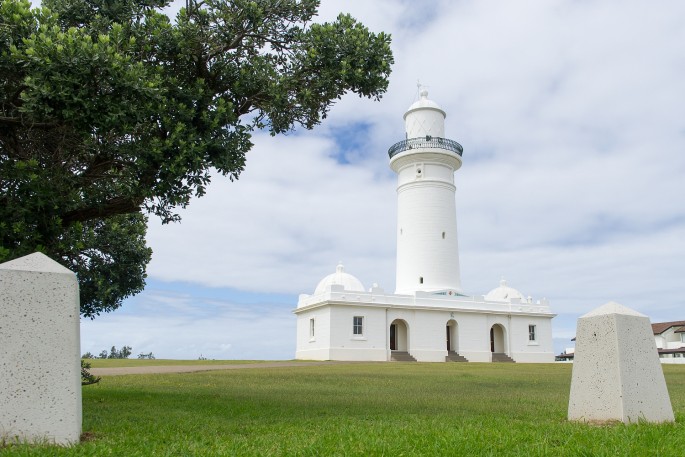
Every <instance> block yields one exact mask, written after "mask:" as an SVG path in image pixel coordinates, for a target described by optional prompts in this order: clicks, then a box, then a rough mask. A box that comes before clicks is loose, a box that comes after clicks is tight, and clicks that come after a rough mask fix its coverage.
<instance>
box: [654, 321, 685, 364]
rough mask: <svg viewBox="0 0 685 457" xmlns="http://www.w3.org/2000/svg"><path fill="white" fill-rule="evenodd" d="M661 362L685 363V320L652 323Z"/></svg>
mask: <svg viewBox="0 0 685 457" xmlns="http://www.w3.org/2000/svg"><path fill="white" fill-rule="evenodd" d="M652 331H653V332H654V343H656V348H657V351H658V352H659V359H660V360H661V363H678V364H685V321H673V322H658V323H656V324H652Z"/></svg>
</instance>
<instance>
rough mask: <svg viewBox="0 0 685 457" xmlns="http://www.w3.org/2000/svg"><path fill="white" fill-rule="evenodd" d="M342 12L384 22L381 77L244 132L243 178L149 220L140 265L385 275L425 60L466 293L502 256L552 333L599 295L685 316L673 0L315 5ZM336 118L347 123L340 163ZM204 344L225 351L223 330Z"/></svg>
mask: <svg viewBox="0 0 685 457" xmlns="http://www.w3.org/2000/svg"><path fill="white" fill-rule="evenodd" d="M337 11H347V12H350V13H351V14H352V15H353V16H355V17H357V18H358V19H359V20H360V21H362V22H364V23H365V24H367V25H369V26H370V27H371V28H372V29H373V30H376V31H379V30H385V31H388V32H390V33H391V34H392V35H393V49H394V52H395V60H396V64H395V66H394V70H393V74H392V77H391V83H390V88H389V92H388V94H387V96H386V97H384V99H383V100H382V101H381V102H380V103H373V102H371V101H368V100H361V99H359V98H358V97H356V96H347V97H344V98H343V100H341V101H340V102H339V103H338V104H337V105H336V106H335V107H334V109H333V110H332V112H331V114H330V117H329V118H328V119H327V120H326V121H325V122H324V124H323V125H322V126H320V128H318V129H316V130H314V131H313V132H301V133H298V134H295V135H290V136H286V137H276V138H270V137H265V136H261V135H259V136H257V137H256V138H255V148H254V150H253V151H252V152H251V153H250V155H249V158H248V163H247V168H246V171H245V173H244V174H243V176H242V177H241V179H240V181H238V182H237V183H230V182H228V180H226V179H221V178H218V177H217V178H215V179H214V182H213V184H212V185H211V187H210V188H209V191H208V194H207V195H206V196H205V197H204V198H202V199H199V200H196V201H194V202H193V203H192V204H191V206H190V208H189V209H188V210H186V211H183V212H182V217H183V222H182V223H181V224H180V225H171V226H164V227H160V226H159V225H158V224H157V223H156V222H154V221H153V222H151V227H150V231H149V241H150V244H151V246H152V247H153V249H154V251H155V253H154V256H153V261H152V263H151V265H150V268H149V273H150V275H151V277H152V278H157V279H162V280H165V281H188V282H191V283H197V284H201V285H204V286H207V287H219V286H221V287H231V288H234V289H237V290H247V291H253V292H277V293H287V294H296V293H299V292H303V293H309V292H311V291H312V290H313V288H314V286H315V285H316V283H317V281H318V280H319V279H320V278H322V277H323V276H325V275H326V274H328V273H330V272H332V271H333V269H334V267H335V264H336V262H337V261H338V260H342V261H343V262H344V263H345V264H346V267H347V269H348V271H350V272H351V273H353V274H355V275H357V276H358V277H359V278H360V279H361V280H362V282H364V283H365V285H367V286H368V285H370V283H371V282H378V283H380V284H381V285H382V286H384V287H385V288H386V289H387V290H391V289H393V284H394V271H395V270H394V262H395V259H394V249H395V214H396V210H395V204H396V196H395V192H394V187H395V184H394V177H393V175H392V173H391V172H390V171H389V170H388V168H387V155H386V151H387V148H388V147H389V146H390V145H392V144H393V143H394V142H396V141H398V140H401V139H403V136H404V132H403V125H402V115H403V113H404V110H405V109H406V108H407V107H408V105H409V104H410V103H411V102H412V101H413V97H414V96H415V92H416V88H415V84H416V80H417V79H420V80H421V82H422V83H424V84H427V85H428V86H429V90H430V95H431V98H433V99H434V100H436V101H437V102H438V103H439V104H440V105H441V106H442V107H443V109H445V111H446V112H447V115H448V117H447V125H446V132H447V136H448V137H450V138H453V139H455V140H457V141H459V142H460V143H462V144H463V145H464V147H465V153H464V166H463V167H462V169H461V170H459V171H458V172H457V183H458V184H457V185H458V190H457V208H458V218H459V220H458V224H459V231H460V239H459V242H460V258H461V270H462V276H463V277H462V284H463V286H464V288H465V289H466V290H467V292H470V293H473V294H480V293H485V292H487V290H489V289H490V288H492V287H495V286H496V285H497V282H498V280H499V278H500V276H501V275H504V276H505V277H506V278H507V279H508V280H509V283H510V285H512V286H513V287H516V288H519V289H521V290H522V291H523V292H525V293H527V294H531V295H533V296H534V297H536V298H541V297H542V296H546V297H547V298H549V299H550V300H551V303H552V307H553V310H554V311H555V312H558V313H560V316H559V317H557V318H556V319H555V324H554V325H555V332H556V333H557V334H559V335H564V336H568V335H570V334H572V333H573V331H574V326H575V318H576V317H577V316H578V315H580V314H582V313H584V312H586V311H588V310H589V309H592V308H594V307H597V306H599V305H601V304H603V303H605V302H606V301H609V300H616V301H619V302H620V303H622V304H624V305H626V306H629V307H633V308H636V309H638V310H640V311H642V312H644V313H646V314H648V315H650V316H651V317H652V318H653V319H654V320H669V319H673V320H675V319H683V315H682V310H683V309H685V308H684V307H683V305H685V303H684V300H683V298H682V293H681V292H680V290H679V289H680V287H679V284H682V280H683V277H684V276H685V260H683V259H685V205H683V201H682V200H683V195H685V180H683V178H682V177H683V176H685V154H683V151H684V150H685V120H684V118H683V116H682V106H683V104H684V103H685V82H684V80H683V78H682V75H683V74H685V57H684V56H683V53H682V52H681V49H680V48H681V46H679V44H680V43H683V42H685V28H683V27H682V25H681V22H682V17H683V14H684V13H685V4H682V3H681V2H676V1H666V2H661V3H660V4H659V7H658V8H656V7H654V5H649V4H647V3H645V2H637V1H628V2H568V1H551V2H539V1H522V2H494V1H478V2H474V1H459V2H446V1H445V2H409V1H401V0H395V1H393V0H384V1H373V2H370V1H356V0H355V1H349V2H333V1H324V2H323V5H322V14H321V18H322V19H325V20H331V19H333V18H334V17H335V15H336V13H337ZM360 124H363V125H364V129H358V130H355V126H358V125H360ZM341 129H345V131H348V132H357V133H356V134H357V135H360V137H361V140H360V138H358V137H355V138H354V141H351V143H353V147H352V150H346V152H345V153H344V157H345V160H347V161H348V162H350V163H347V164H341V163H340V162H341V161H340V160H338V159H339V158H340V156H341V155H342V153H341V152H340V148H343V149H349V148H347V147H346V144H345V143H346V141H345V140H344V139H343V140H341V139H340V138H339V135H340V132H341ZM336 139H337V140H338V141H342V144H340V143H338V144H336ZM348 146H349V145H348ZM293 305H294V303H293ZM189 306H191V307H192V306H196V305H193V304H191V305H189ZM164 309H169V308H164ZM231 313H236V314H235V315H234V316H235V319H236V321H235V322H236V323H237V322H247V321H242V320H240V319H242V317H241V316H242V315H241V314H240V313H237V312H236V311H235V310H232V311H231ZM116 314H117V313H115V314H113V315H112V318H114V317H115V316H116ZM229 314H230V313H229ZM226 316H228V314H226ZM106 318H107V319H110V316H107V317H106ZM100 319H104V318H100ZM122 319H123V318H122ZM283 319H288V325H292V327H288V325H283V323H282V322H280V321H278V322H276V321H274V322H271V321H264V322H263V323H262V324H263V325H264V326H266V325H273V326H274V330H273V331H274V332H276V333H278V332H281V337H282V338H283V340H284V341H290V340H288V338H291V339H292V341H294V338H295V335H294V317H292V316H290V315H288V317H287V318H286V317H283ZM161 324H164V325H167V324H168V325H174V324H173V322H171V321H170V322H168V323H165V322H164V321H160V325H161ZM141 325H142V324H141ZM213 329H214V327H210V330H212V331H214V330H213ZM284 329H288V332H291V333H290V334H286V333H282V332H284V331H285V330H284ZM216 331H217V332H220V331H219V329H218V328H216ZM202 334H203V335H207V338H212V337H210V336H208V335H210V334H211V332H210V331H205V332H203V333H202ZM259 341H261V338H260V337H255V338H254V344H255V345H257V344H259ZM208 344H209V343H208ZM212 344H216V345H217V346H216V347H217V348H218V349H216V350H217V351H219V350H220V348H221V344H231V345H232V346H231V348H230V349H229V352H230V351H231V350H233V349H234V348H235V347H236V346H235V345H236V344H237V343H234V342H233V341H219V340H217V341H215V342H213V343H212ZM288 344H290V343H288ZM293 344H294V343H293Z"/></svg>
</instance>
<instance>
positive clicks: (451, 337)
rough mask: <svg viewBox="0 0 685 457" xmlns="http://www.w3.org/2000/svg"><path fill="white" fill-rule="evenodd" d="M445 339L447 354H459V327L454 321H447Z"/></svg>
mask: <svg viewBox="0 0 685 457" xmlns="http://www.w3.org/2000/svg"><path fill="white" fill-rule="evenodd" d="M445 330H446V332H445V333H446V339H447V351H448V352H459V325H458V324H457V321H455V320H454V319H450V320H448V321H447V326H446V328H445Z"/></svg>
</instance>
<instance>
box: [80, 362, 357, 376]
mask: <svg viewBox="0 0 685 457" xmlns="http://www.w3.org/2000/svg"><path fill="white" fill-rule="evenodd" d="M340 363H353V362H263V363H261V362H260V363H234V364H230V365H168V366H149V367H112V368H91V369H90V372H91V373H92V374H93V375H95V376H120V375H125V374H160V373H193V372H196V371H214V370H244V369H248V368H280V367H313V366H317V365H336V364H340Z"/></svg>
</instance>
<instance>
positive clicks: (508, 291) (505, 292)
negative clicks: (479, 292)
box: [485, 279, 526, 302]
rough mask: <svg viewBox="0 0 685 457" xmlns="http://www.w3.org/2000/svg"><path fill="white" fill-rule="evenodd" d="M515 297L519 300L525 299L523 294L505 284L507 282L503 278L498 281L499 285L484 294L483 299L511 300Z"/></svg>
mask: <svg viewBox="0 0 685 457" xmlns="http://www.w3.org/2000/svg"><path fill="white" fill-rule="evenodd" d="M516 298H518V299H520V300H521V301H525V300H526V298H525V297H524V296H523V294H522V293H521V292H519V291H518V290H516V289H514V288H512V287H509V286H507V282H506V281H505V280H504V279H502V280H501V281H500V282H499V287H495V288H494V289H492V290H491V291H490V292H488V293H487V295H486V296H485V299H486V300H487V301H505V302H511V300H512V299H516Z"/></svg>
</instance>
